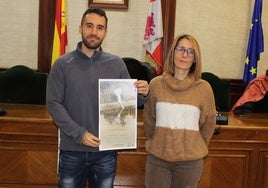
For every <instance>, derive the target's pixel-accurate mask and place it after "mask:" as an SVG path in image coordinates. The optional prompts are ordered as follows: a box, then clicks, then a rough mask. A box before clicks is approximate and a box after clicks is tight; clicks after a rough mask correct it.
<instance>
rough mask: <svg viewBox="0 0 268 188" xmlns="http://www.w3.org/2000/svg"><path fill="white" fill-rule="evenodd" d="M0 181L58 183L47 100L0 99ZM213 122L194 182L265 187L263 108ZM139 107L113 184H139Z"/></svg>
mask: <svg viewBox="0 0 268 188" xmlns="http://www.w3.org/2000/svg"><path fill="white" fill-rule="evenodd" d="M0 107H2V108H5V109H6V110H7V115H6V116H1V117H0V187H1V188H2V187H9V188H26V187H27V188H30V187H31V188H33V187H35V188H36V187H38V188H52V187H57V175H56V166H57V141H58V138H57V128H56V126H55V125H54V124H53V121H52V119H51V118H50V116H49V114H48V112H47V109H46V106H42V105H17V104H0ZM225 115H228V116H229V125H227V126H226V125H223V126H221V127H218V129H219V134H217V135H214V136H213V138H212V140H211V143H210V146H209V149H210V151H209V155H208V156H207V157H206V159H205V163H204V173H203V175H202V178H201V181H200V183H199V186H198V187H199V188H203V187H204V188H209V187H211V188H225V187H226V188H231V187H234V188H240V187H241V188H242V187H243V188H255V187H256V188H257V187H259V188H263V187H268V114H248V115H246V116H243V117H236V116H234V115H233V114H231V113H227V114H225ZM144 143H145V137H144V131H143V125H142V111H141V110H139V112H138V148H137V149H136V150H126V151H119V155H118V167H117V174H116V179H115V182H114V184H115V187H121V188H122V187H128V188H130V187H144V170H145V161H146V153H145V151H144Z"/></svg>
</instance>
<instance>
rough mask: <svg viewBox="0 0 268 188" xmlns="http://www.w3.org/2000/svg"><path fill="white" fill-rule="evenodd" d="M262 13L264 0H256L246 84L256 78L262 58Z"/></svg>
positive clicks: (250, 33) (245, 69) (246, 65)
mask: <svg viewBox="0 0 268 188" xmlns="http://www.w3.org/2000/svg"><path fill="white" fill-rule="evenodd" d="M261 15H262V0H255V4H254V10H253V15H252V20H251V28H250V31H249V39H248V48H247V57H246V62H245V68H244V77H243V80H244V82H245V83H246V84H248V83H249V82H250V81H251V80H253V79H254V78H256V75H257V62H258V61H259V60H260V53H261V52H263V51H264V45H263V31H262V24H261Z"/></svg>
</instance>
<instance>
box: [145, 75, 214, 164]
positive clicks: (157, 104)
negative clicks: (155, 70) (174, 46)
mask: <svg viewBox="0 0 268 188" xmlns="http://www.w3.org/2000/svg"><path fill="white" fill-rule="evenodd" d="M150 92H151V94H150V97H149V99H148V101H147V102H146V103H145V105H144V113H143V120H144V130H145V135H146V137H147V141H146V146H145V149H146V151H147V152H148V153H149V154H152V155H154V156H156V157H158V158H161V159H163V160H166V161H171V162H175V161H190V160H197V159H201V158H203V157H205V156H206V155H207V154H208V144H209V142H210V139H211V137H212V135H213V132H214V129H215V125H216V108H215V101H214V95H213V91H212V89H211V87H210V85H209V83H208V82H206V81H204V80H201V79H200V80H198V81H194V80H193V78H190V77H187V78H185V79H184V80H178V79H176V78H174V77H173V76H172V75H170V74H168V73H164V74H162V75H161V76H158V77H156V78H154V79H153V80H152V81H151V82H150Z"/></svg>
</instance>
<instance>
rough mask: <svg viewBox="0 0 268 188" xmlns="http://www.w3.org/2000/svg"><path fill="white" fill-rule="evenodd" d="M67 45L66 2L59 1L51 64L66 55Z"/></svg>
mask: <svg viewBox="0 0 268 188" xmlns="http://www.w3.org/2000/svg"><path fill="white" fill-rule="evenodd" d="M67 43H68V41H67V22H66V0H57V5H56V13H55V27H54V39H53V48H52V59H51V64H53V63H54V62H55V60H56V59H57V58H58V57H59V56H61V55H63V54H65V47H66V46H67Z"/></svg>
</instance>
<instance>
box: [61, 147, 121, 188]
mask: <svg viewBox="0 0 268 188" xmlns="http://www.w3.org/2000/svg"><path fill="white" fill-rule="evenodd" d="M116 164H117V152H116V151H102V152H77V151H63V150H61V151H60V156H59V174H58V179H59V187H60V188H84V187H85V184H86V180H88V185H89V187H90V188H112V187H113V181H114V177H115V172H116Z"/></svg>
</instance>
